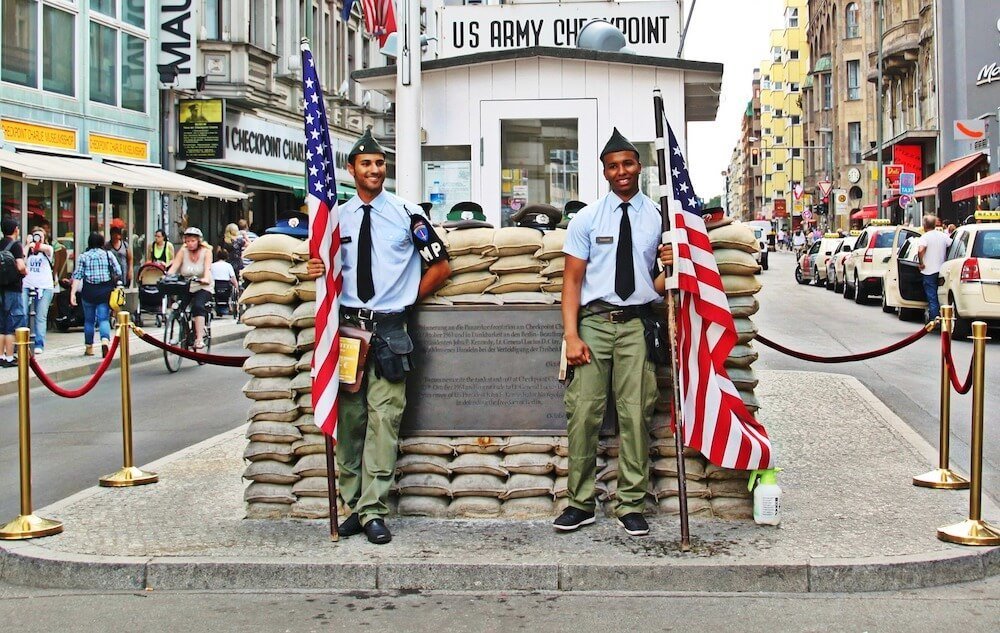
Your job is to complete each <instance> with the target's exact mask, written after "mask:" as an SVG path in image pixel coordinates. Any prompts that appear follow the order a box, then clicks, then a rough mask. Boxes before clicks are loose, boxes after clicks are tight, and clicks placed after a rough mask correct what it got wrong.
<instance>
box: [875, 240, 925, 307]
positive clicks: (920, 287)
mask: <svg viewBox="0 0 1000 633" xmlns="http://www.w3.org/2000/svg"><path fill="white" fill-rule="evenodd" d="M919 237H920V233H917V232H916V231H914V230H912V229H907V228H904V227H897V228H896V230H895V231H894V232H893V235H892V255H890V256H889V267H888V268H887V269H886V271H885V276H884V277H883V283H882V311H883V312H888V313H892V312H895V313H896V314H897V316H899V320H900V321H922V320H923V318H924V312H925V310H926V309H927V296H926V295H925V294H924V281H923V275H922V274H921V272H920V266H919V261H918V260H917V239H918V238H919Z"/></svg>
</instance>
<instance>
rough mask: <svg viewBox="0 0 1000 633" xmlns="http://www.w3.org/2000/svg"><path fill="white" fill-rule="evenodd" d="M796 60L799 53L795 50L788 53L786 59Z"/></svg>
mask: <svg viewBox="0 0 1000 633" xmlns="http://www.w3.org/2000/svg"><path fill="white" fill-rule="evenodd" d="M798 58H799V52H798V51H797V50H790V51H788V59H798Z"/></svg>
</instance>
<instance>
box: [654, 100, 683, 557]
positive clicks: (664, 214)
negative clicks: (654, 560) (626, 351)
mask: <svg viewBox="0 0 1000 633" xmlns="http://www.w3.org/2000/svg"><path fill="white" fill-rule="evenodd" d="M653 116H654V117H655V118H656V162H657V168H658V171H659V176H660V217H661V218H662V220H663V224H662V226H663V232H664V233H668V232H669V231H670V230H672V228H673V227H672V225H671V220H670V200H671V199H672V198H673V196H672V195H671V194H672V191H671V188H670V185H668V184H667V155H666V154H667V151H666V148H667V142H666V136H665V135H664V132H663V121H664V118H665V117H664V113H663V95H662V94H661V93H660V89H659V88H656V89H654V90H653ZM676 256H677V253H674V257H676ZM663 273H664V275H665V276H666V278H668V279H669V278H670V275H671V268H670V267H668V268H667V269H666V270H664V271H663ZM666 297H667V332H668V335H669V338H670V373H671V383H672V385H673V394H672V396H673V398H672V400H673V408H672V414H673V418H674V449H675V450H676V452H677V505H678V507H679V509H680V519H681V550H682V551H685V552H688V551H690V550H691V532H690V529H689V526H688V500H687V479H686V472H685V468H684V416H683V414H682V411H681V389H680V376H679V374H678V372H677V369H678V366H679V364H680V363H679V359H678V356H677V309H676V300H677V290H676V289H671V288H667V291H666Z"/></svg>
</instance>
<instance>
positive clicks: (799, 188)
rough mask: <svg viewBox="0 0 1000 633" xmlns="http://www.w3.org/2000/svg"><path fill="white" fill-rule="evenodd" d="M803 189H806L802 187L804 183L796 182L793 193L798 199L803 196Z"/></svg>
mask: <svg viewBox="0 0 1000 633" xmlns="http://www.w3.org/2000/svg"><path fill="white" fill-rule="evenodd" d="M803 191H804V189H803V187H802V183H801V182H797V183H795V186H794V187H792V195H793V196H795V199H796V200H798V199H799V198H801V197H802V192H803Z"/></svg>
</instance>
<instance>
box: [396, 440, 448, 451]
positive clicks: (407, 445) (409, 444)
mask: <svg viewBox="0 0 1000 633" xmlns="http://www.w3.org/2000/svg"><path fill="white" fill-rule="evenodd" d="M399 450H400V451H402V452H403V453H404V454H405V453H420V454H423V455H454V454H455V447H454V446H452V445H451V440H449V439H448V438H445V437H407V438H404V439H402V440H400V442H399Z"/></svg>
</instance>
